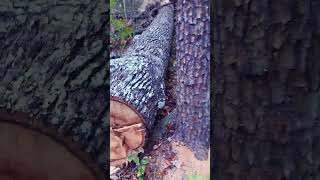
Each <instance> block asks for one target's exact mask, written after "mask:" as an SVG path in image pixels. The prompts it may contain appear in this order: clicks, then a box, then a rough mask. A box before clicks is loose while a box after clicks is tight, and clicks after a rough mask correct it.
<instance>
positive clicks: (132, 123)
mask: <svg viewBox="0 0 320 180" xmlns="http://www.w3.org/2000/svg"><path fill="white" fill-rule="evenodd" d="M144 140H145V130H144V124H143V119H142V117H141V115H140V114H138V112H136V111H135V110H134V109H133V108H131V107H130V106H129V105H128V104H126V103H124V102H121V101H117V100H111V101H110V161H111V162H110V163H111V165H113V166H119V165H122V164H123V163H126V162H127V156H128V155H129V154H130V153H131V151H132V150H135V149H137V148H139V147H141V146H143V144H144Z"/></svg>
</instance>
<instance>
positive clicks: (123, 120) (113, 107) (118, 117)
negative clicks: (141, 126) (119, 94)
mask: <svg viewBox="0 0 320 180" xmlns="http://www.w3.org/2000/svg"><path fill="white" fill-rule="evenodd" d="M138 123H143V119H142V117H141V116H140V115H139V114H138V113H137V112H136V111H134V110H133V109H132V108H131V107H129V106H128V105H127V104H125V103H123V102H120V101H116V100H111V101H110V126H111V127H115V128H117V127H123V126H128V125H133V124H138Z"/></svg>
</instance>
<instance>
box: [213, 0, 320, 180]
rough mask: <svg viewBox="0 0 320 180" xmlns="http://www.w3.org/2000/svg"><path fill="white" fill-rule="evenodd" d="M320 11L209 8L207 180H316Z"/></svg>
mask: <svg viewBox="0 0 320 180" xmlns="http://www.w3.org/2000/svg"><path fill="white" fill-rule="evenodd" d="M319 10H320V3H319V2H317V1H312V0H311V1H287V0H276V1H272V0H269V1H267V0H265V1H257V0H247V1H233V0H232V1H231V0H228V1H225V0H223V1H221V0H215V9H214V13H215V16H216V19H215V21H214V23H215V25H214V27H217V29H216V31H217V41H216V43H215V44H214V47H215V48H217V49H216V51H215V52H217V53H216V54H215V59H216V74H215V79H216V82H215V83H216V86H215V91H216V97H215V99H216V103H215V104H216V106H215V109H216V114H215V119H214V121H213V123H214V125H213V127H214V130H213V133H214V140H213V142H214V147H215V148H214V149H215V151H214V162H213V166H214V167H213V178H214V179H254V180H258V179H259V180H264V179H265V180H267V179H274V180H291V179H292V180H293V179H305V180H311V179H318V178H319V177H320V174H319V164H320V159H319V158H318V154H319V153H320V146H319V132H320V131H319V130H320V126H319V123H318V119H319V100H320V98H319V95H320V94H319V93H320V89H319V82H320V81H319V79H320V73H319V72H320V61H319V58H320V53H319V48H320V43H319V35H320V31H319V26H320V24H319V17H320V11H319Z"/></svg>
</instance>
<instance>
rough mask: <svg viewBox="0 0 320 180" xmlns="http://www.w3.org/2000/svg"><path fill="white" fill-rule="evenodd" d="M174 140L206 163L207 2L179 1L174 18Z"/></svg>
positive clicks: (199, 0)
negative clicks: (175, 101) (175, 107)
mask: <svg viewBox="0 0 320 180" xmlns="http://www.w3.org/2000/svg"><path fill="white" fill-rule="evenodd" d="M176 17H177V19H176V32H177V34H176V36H177V38H176V45H177V47H176V53H177V66H176V69H177V90H176V91H177V123H176V124H177V130H176V131H177V132H176V134H177V138H178V139H179V140H181V141H182V142H185V143H186V144H187V145H188V146H189V147H190V148H191V149H192V150H193V151H194V152H195V155H196V157H197V158H199V159H205V158H207V155H208V148H209V136H210V135H209V126H210V117H209V115H210V109H209V107H210V99H209V98H210V86H209V61H210V49H209V48H210V38H209V33H210V30H209V27H210V16H209V1H207V0H197V1H184V0H181V1H178V2H177V14H176Z"/></svg>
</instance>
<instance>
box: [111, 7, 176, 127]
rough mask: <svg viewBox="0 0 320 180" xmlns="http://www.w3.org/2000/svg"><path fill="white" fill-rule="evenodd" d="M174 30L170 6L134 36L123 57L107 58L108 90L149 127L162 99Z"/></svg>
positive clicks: (161, 103) (161, 10)
mask: <svg viewBox="0 0 320 180" xmlns="http://www.w3.org/2000/svg"><path fill="white" fill-rule="evenodd" d="M172 32H173V7H172V6H167V7H163V8H161V9H160V10H159V13H158V14H157V16H156V18H155V19H154V20H153V22H152V23H151V24H150V26H149V27H148V28H147V29H146V30H145V31H144V32H143V33H142V34H141V35H138V36H135V37H134V38H133V40H132V43H131V45H130V46H129V48H128V50H127V52H126V53H125V54H124V56H123V57H121V58H117V59H111V61H110V72H111V75H110V77H111V78H110V83H111V85H110V93H111V96H115V97H118V98H120V99H122V100H123V101H125V102H127V103H129V104H130V105H131V106H133V107H134V108H135V109H136V110H137V111H138V112H140V114H141V115H142V116H143V118H144V120H145V124H146V126H147V128H151V126H152V124H153V122H154V118H155V116H156V113H157V110H158V107H161V106H162V105H163V102H164V101H165V94H164V72H165V69H166V66H167V63H168V59H169V53H170V44H171V38H172Z"/></svg>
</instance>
